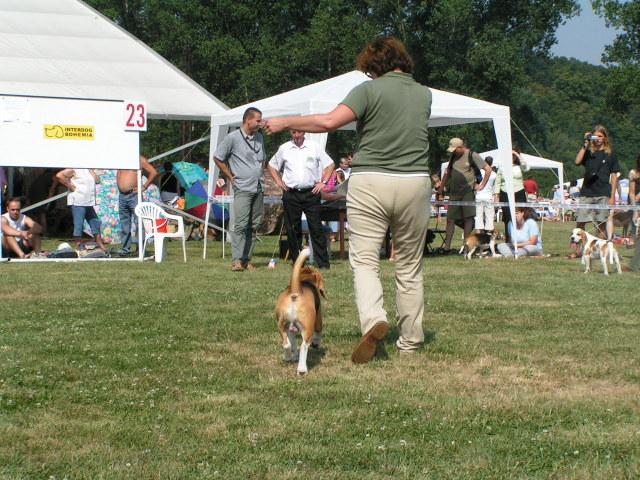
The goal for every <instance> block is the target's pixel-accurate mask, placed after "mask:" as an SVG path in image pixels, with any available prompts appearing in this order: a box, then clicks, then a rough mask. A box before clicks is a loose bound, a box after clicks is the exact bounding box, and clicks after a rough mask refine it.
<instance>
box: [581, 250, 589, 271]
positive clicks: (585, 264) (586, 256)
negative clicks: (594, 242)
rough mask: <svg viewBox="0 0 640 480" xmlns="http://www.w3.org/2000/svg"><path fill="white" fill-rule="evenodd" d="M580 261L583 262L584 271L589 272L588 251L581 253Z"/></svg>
mask: <svg viewBox="0 0 640 480" xmlns="http://www.w3.org/2000/svg"><path fill="white" fill-rule="evenodd" d="M582 263H584V273H589V272H590V271H591V254H590V253H583V254H582Z"/></svg>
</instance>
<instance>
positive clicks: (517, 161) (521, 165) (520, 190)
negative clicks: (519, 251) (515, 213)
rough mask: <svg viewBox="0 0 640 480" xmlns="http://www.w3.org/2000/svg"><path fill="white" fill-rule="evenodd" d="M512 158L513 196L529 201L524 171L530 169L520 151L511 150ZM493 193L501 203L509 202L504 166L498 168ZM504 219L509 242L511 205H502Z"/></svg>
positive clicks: (521, 201) (518, 199)
mask: <svg viewBox="0 0 640 480" xmlns="http://www.w3.org/2000/svg"><path fill="white" fill-rule="evenodd" d="M511 158H512V161H513V164H512V166H511V172H512V173H513V196H514V198H515V201H516V203H527V192H526V191H525V189H524V184H523V183H522V182H523V178H522V172H526V171H528V170H529V167H527V164H526V163H525V161H524V160H522V158H521V157H520V151H519V150H517V149H514V150H513V151H512V152H511ZM493 193H494V195H495V201H496V202H501V203H507V202H508V201H509V200H508V197H507V182H506V179H505V178H504V172H503V171H502V168H501V169H499V170H498V176H497V177H496V183H495V184H494V187H493ZM502 221H503V222H504V235H505V237H506V240H507V242H509V227H508V225H509V222H510V221H511V212H510V211H509V207H508V206H506V207H502Z"/></svg>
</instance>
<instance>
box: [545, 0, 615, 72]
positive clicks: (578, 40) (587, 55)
mask: <svg viewBox="0 0 640 480" xmlns="http://www.w3.org/2000/svg"><path fill="white" fill-rule="evenodd" d="M578 3H579V4H580V6H581V8H582V13H581V14H580V16H578V17H574V18H572V19H571V20H569V21H568V22H567V23H566V24H565V25H561V26H560V27H559V28H558V31H557V32H556V37H557V38H558V43H557V44H556V45H554V46H553V48H552V49H551V53H552V54H553V55H555V56H558V57H572V58H577V59H578V60H582V61H584V62H589V63H592V64H594V65H601V64H602V62H601V61H600V58H601V56H602V53H603V52H604V47H605V45H609V44H611V42H612V41H613V39H614V37H615V36H616V31H615V30H612V29H610V28H607V27H606V26H605V24H604V19H602V18H600V17H598V16H597V15H596V14H595V13H593V10H592V9H591V2H590V1H589V0H579V2H578Z"/></svg>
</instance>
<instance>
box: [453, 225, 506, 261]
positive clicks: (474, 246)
mask: <svg viewBox="0 0 640 480" xmlns="http://www.w3.org/2000/svg"><path fill="white" fill-rule="evenodd" d="M497 238H498V231H497V230H493V231H492V232H491V233H471V234H469V236H468V237H467V238H466V239H465V241H464V245H462V248H460V254H461V255H462V253H464V252H465V251H466V253H465V254H464V257H465V258H466V259H467V260H471V257H472V256H473V254H474V253H475V252H476V251H477V252H478V254H482V250H484V249H486V248H488V249H489V250H491V255H493V256H494V257H495V255H496V239H497Z"/></svg>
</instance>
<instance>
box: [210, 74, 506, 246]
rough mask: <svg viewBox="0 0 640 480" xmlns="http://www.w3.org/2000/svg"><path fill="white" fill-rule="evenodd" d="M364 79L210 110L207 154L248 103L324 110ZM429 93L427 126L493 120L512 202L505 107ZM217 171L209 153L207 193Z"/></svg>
mask: <svg viewBox="0 0 640 480" xmlns="http://www.w3.org/2000/svg"><path fill="white" fill-rule="evenodd" d="M366 81H370V78H369V77H367V76H366V75H365V74H364V73H362V72H359V71H352V72H349V73H345V74H343V75H339V76H337V77H333V78H330V79H328V80H323V81H321V82H318V83H314V84H311V85H307V86H305V87H302V88H298V89H295V90H291V91H289V92H285V93H281V94H279V95H275V96H273V97H269V98H264V99H262V100H257V101H255V102H251V103H247V104H246V105H242V106H239V107H235V108H232V109H230V110H227V111H226V112H223V113H219V114H214V115H212V116H211V148H210V151H211V155H213V152H214V150H215V147H216V146H217V145H218V142H219V141H220V140H221V139H222V137H223V136H224V135H225V134H226V133H227V132H228V131H229V129H230V128H231V127H234V126H239V125H240V124H241V123H242V114H243V113H244V111H245V110H246V109H247V108H248V107H251V106H252V107H256V108H258V109H260V110H261V111H262V116H263V118H270V117H276V116H284V115H307V114H314V113H328V112H330V111H331V110H333V109H334V108H335V107H336V106H337V105H338V104H339V103H340V102H341V101H342V100H343V99H344V98H345V97H346V95H347V93H349V92H350V91H351V90H352V89H353V88H354V87H355V86H357V85H359V84H361V83H362V82H366ZM431 93H432V95H433V103H432V106H431V119H430V120H429V126H430V127H442V126H446V125H460V124H465V123H476V122H489V121H490V122H493V127H494V130H495V134H496V141H497V145H498V153H497V154H496V157H497V158H499V159H501V160H502V161H503V163H504V164H505V165H506V173H507V175H506V177H507V182H508V184H507V187H508V189H509V202H510V203H513V201H514V199H513V188H512V185H511V180H512V177H511V125H510V114H509V107H506V106H503V105H497V104H494V103H489V102H485V101H483V100H477V99H475V98H471V97H465V96H464V95H457V94H454V93H449V92H443V91H441V90H436V89H433V88H432V89H431ZM344 128H346V129H354V128H355V125H354V124H350V125H347V126H345V127H344ZM313 140H314V141H316V142H318V143H320V144H321V145H322V146H324V145H325V143H326V134H322V135H313ZM217 175H218V172H217V168H216V167H215V163H214V162H213V157H211V158H210V162H209V190H208V191H209V195H211V192H212V191H213V182H214V179H215V178H216V177H217ZM207 215H208V212H207ZM207 220H208V218H207ZM205 255H206V242H205Z"/></svg>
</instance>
